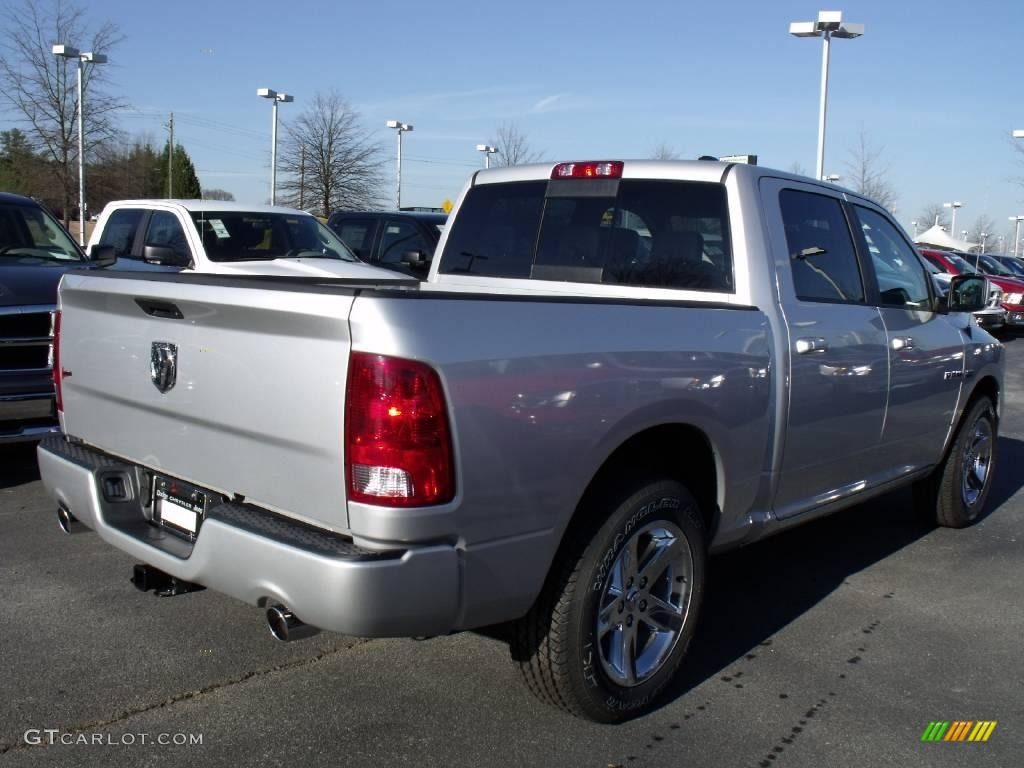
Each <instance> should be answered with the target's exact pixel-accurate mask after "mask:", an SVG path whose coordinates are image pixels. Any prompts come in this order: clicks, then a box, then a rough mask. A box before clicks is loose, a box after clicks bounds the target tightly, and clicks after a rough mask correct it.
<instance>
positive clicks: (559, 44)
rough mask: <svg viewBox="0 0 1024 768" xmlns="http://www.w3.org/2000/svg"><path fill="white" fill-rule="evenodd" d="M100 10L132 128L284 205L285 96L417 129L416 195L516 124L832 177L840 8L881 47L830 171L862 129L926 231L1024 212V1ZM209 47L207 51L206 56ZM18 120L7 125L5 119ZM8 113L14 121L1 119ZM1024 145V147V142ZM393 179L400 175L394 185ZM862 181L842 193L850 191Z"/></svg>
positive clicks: (410, 144)
mask: <svg viewBox="0 0 1024 768" xmlns="http://www.w3.org/2000/svg"><path fill="white" fill-rule="evenodd" d="M88 6H89V8H90V13H91V15H92V16H93V17H95V18H107V19H111V20H114V21H116V22H117V23H118V24H119V25H120V27H121V29H122V31H123V32H124V33H125V35H126V40H125V41H124V42H123V43H122V44H121V45H120V46H119V47H118V48H116V49H115V50H114V51H113V52H112V55H111V60H112V64H111V65H110V69H109V70H108V72H109V74H110V75H111V77H112V81H113V87H112V88H111V90H114V91H116V92H118V93H121V94H123V95H124V97H125V98H127V99H128V101H129V102H131V104H132V105H133V106H134V107H135V108H136V109H137V110H138V111H137V113H135V114H131V115H125V116H124V118H123V127H124V128H125V130H127V131H128V132H130V133H149V134H150V135H152V136H154V137H156V138H157V139H158V140H159V141H162V140H163V135H164V132H163V129H162V127H161V124H162V123H163V122H164V121H166V113H168V112H170V111H172V110H173V111H174V113H175V116H176V123H177V124H176V134H177V137H178V138H179V140H180V141H181V143H182V144H183V145H184V146H185V147H186V149H187V150H188V151H189V153H190V154H191V156H192V158H193V161H194V162H195V165H196V168H197V170H198V172H199V176H200V179H201V181H202V183H203V186H204V187H223V188H225V189H228V190H230V191H231V192H233V193H234V194H235V195H236V197H237V198H238V199H239V200H243V201H251V202H257V201H259V202H262V201H263V200H265V199H266V198H267V197H268V194H269V193H268V188H269V144H270V104H269V103H268V102H267V101H265V100H263V99H259V98H258V97H257V96H256V89H257V88H259V87H263V86H266V87H271V88H275V89H277V90H279V91H285V92H288V93H292V94H294V95H295V103H293V104H286V105H282V106H281V110H280V116H281V119H282V123H283V122H286V121H287V120H288V118H289V116H290V115H296V114H298V112H299V111H300V110H302V109H303V108H304V107H305V105H308V104H309V102H310V100H311V97H312V96H313V94H314V93H315V92H316V91H317V90H329V89H331V88H334V89H337V90H338V91H339V92H340V93H341V94H342V95H343V96H344V97H345V98H347V99H348V100H349V101H350V102H351V103H352V104H353V105H354V106H355V107H356V108H357V109H358V110H359V111H360V112H361V113H362V116H363V120H364V124H365V125H366V127H367V128H368V129H369V130H370V131H372V132H373V133H374V134H375V135H376V136H378V137H379V139H380V141H381V142H383V143H384V145H385V147H386V151H387V152H388V153H389V156H390V155H391V153H393V147H394V132H393V131H390V130H389V129H387V128H386V127H385V126H384V123H385V121H386V120H388V119H391V118H396V119H400V120H403V121H405V122H408V123H413V124H414V125H415V126H416V130H415V131H414V132H413V133H411V134H407V135H406V142H405V155H406V160H407V162H406V163H405V164H404V165H403V204H404V205H439V204H440V203H441V202H442V201H443V200H444V199H445V198H452V199H454V197H455V195H456V194H457V193H458V191H459V189H460V188H461V186H462V184H463V182H464V181H465V179H466V178H467V176H468V175H469V174H470V173H471V172H472V171H473V169H474V168H476V167H479V166H480V164H481V156H480V154H479V153H478V152H476V151H475V145H476V144H477V143H480V142H484V141H488V140H490V139H492V138H493V136H494V129H495V127H496V126H497V124H499V123H500V122H502V121H514V122H516V123H517V124H518V125H519V127H520V128H521V129H522V130H523V131H524V132H525V133H526V134H527V136H528V138H529V140H530V144H531V145H532V146H533V147H534V148H535V149H538V150H542V151H543V152H544V154H545V156H546V157H547V158H550V159H604V158H608V159H612V158H627V159H628V158H633V157H648V156H650V155H651V153H652V152H653V151H654V149H655V147H656V146H658V145H659V144H661V143H663V142H664V143H666V144H668V145H670V146H672V147H673V148H674V149H675V150H676V151H677V152H679V153H680V155H682V156H683V157H696V156H697V155H700V154H715V155H718V154H730V153H748V152H749V153H754V154H757V155H759V157H760V163H761V164H762V165H768V166H773V167H779V168H784V169H787V168H789V167H790V166H791V165H792V164H793V163H794V162H799V163H800V164H801V165H802V166H803V167H804V168H805V169H807V171H808V172H810V173H813V169H814V157H815V147H816V141H817V122H816V121H817V108H818V87H819V76H820V61H821V42H820V41H819V40H817V39H797V38H793V37H791V36H789V35H788V34H787V28H788V23H789V22H790V21H796V20H810V19H813V18H814V17H815V16H816V13H817V11H818V10H821V9H828V10H833V9H841V10H842V11H843V13H844V17H845V18H847V19H849V20H851V21H856V22H862V23H864V24H865V25H866V27H867V31H866V34H865V36H864V37H863V38H860V39H857V40H838V41H835V42H834V44H833V46H832V66H831V78H830V87H829V95H830V99H829V121H828V141H827V145H826V171H827V172H830V173H839V174H841V175H845V174H847V173H848V171H847V167H846V166H847V163H848V155H849V150H850V149H851V148H852V147H853V146H854V144H855V143H856V142H857V140H858V135H859V133H860V131H861V130H862V129H863V130H865V131H866V132H867V134H868V135H869V137H870V139H871V141H872V142H873V143H874V144H875V145H876V146H878V147H883V148H884V158H885V161H886V162H887V164H888V165H889V167H890V170H889V174H888V180H889V181H890V182H891V183H892V184H893V186H894V187H895V188H896V190H897V193H898V202H897V216H898V217H899V218H900V220H901V222H902V223H903V224H904V226H906V227H907V229H908V230H909V229H910V221H911V219H913V218H915V217H916V216H917V214H918V213H919V212H920V211H921V209H922V208H923V207H924V206H925V205H926V204H928V203H933V202H938V203H941V202H944V201H950V200H954V199H956V200H961V201H963V203H964V207H963V208H962V209H961V210H960V213H959V215H958V220H957V229H962V228H970V227H971V226H972V225H973V223H974V221H975V220H976V219H977V217H978V216H979V215H980V214H983V213H984V214H987V215H988V216H990V217H992V218H993V219H995V220H996V222H997V224H998V225H999V232H1000V233H1003V232H1005V231H1006V230H1007V229H1008V227H1009V222H1008V221H1007V217H1008V216H1010V215H1012V214H1017V213H1024V187H1022V186H1019V185H1018V184H1017V183H1016V182H1015V181H1014V177H1017V176H1024V155H1021V154H1019V153H1017V152H1016V151H1015V150H1014V147H1013V143H1012V140H1011V139H1010V131H1011V129H1013V128H1024V103H1022V98H1021V97H1022V95H1024V94H1022V93H1021V87H1020V86H1021V82H1020V70H1021V66H1022V56H1021V48H1020V30H1021V28H1022V22H1024V4H1021V3H1011V2H1007V0H1001V2H995V1H993V0H976V1H975V2H973V3H953V4H945V3H943V4H939V3H937V2H934V0H932V2H923V1H922V0H886V1H872V2H844V3H841V4H837V5H825V6H818V5H816V4H813V3H807V2H788V1H778V0H776V1H772V2H763V1H762V2H728V1H726V2H702V3H695V2H689V1H687V0H673V1H671V2H670V1H667V0H633V1H632V2H608V1H607V0H586V2H583V1H582V0H546V1H545V2H537V1H536V0H518V1H517V2H515V3H507V4H490V5H486V4H481V3H479V2H472V3H471V2H465V1H464V0H437V1H436V2H430V3H426V2H403V1H398V2H396V1H394V0H393V1H392V2H387V3H384V2H344V1H341V0H335V2H291V3H287V4H285V3H281V2H279V1H278V2H262V1H259V0H256V1H252V2H239V1H236V0H218V1H217V2H212V1H211V0H206V2H195V0H177V2H174V3H159V4H158V3H153V2H141V3H140V2H138V0H103V2H92V3H89V4H88ZM206 51H209V52H206ZM7 117H8V118H9V116H7ZM3 122H7V121H6V120H3ZM1021 143H1022V144H1024V142H1021ZM392 172H393V171H392V170H391V167H390V166H389V177H390V173H392ZM840 183H842V182H840Z"/></svg>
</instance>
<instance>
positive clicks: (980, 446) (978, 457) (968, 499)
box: [960, 416, 992, 508]
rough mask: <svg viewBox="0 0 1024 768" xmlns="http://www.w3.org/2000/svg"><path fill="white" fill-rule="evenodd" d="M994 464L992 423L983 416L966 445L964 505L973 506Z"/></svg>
mask: <svg viewBox="0 0 1024 768" xmlns="http://www.w3.org/2000/svg"><path fill="white" fill-rule="evenodd" d="M991 466H992V423H991V422H990V421H989V420H988V419H987V418H985V417H984V416H982V417H981V418H980V419H978V420H977V421H976V422H974V427H973V429H972V430H971V435H970V437H969V438H968V440H967V443H966V445H965V447H964V454H963V471H962V472H961V477H962V480H961V488H960V493H961V496H962V498H963V502H964V505H965V506H967V507H968V508H970V507H973V506H974V505H975V504H976V503H977V501H978V497H980V496H981V494H982V492H983V491H984V490H985V484H986V483H987V482H988V478H989V471H990V469H991Z"/></svg>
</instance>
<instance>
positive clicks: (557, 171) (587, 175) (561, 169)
mask: <svg viewBox="0 0 1024 768" xmlns="http://www.w3.org/2000/svg"><path fill="white" fill-rule="evenodd" d="M551 178H552V179H621V178H622V161H620V160H612V161H603V162H588V163H559V164H558V165H556V166H555V167H554V169H553V170H552V171H551Z"/></svg>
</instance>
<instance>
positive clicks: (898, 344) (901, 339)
mask: <svg viewBox="0 0 1024 768" xmlns="http://www.w3.org/2000/svg"><path fill="white" fill-rule="evenodd" d="M892 348H893V349H894V350H896V351H897V352H900V351H901V350H904V349H913V348H914V339H913V338H911V337H910V336H895V337H894V338H893V340H892Z"/></svg>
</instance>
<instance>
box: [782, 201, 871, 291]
mask: <svg viewBox="0 0 1024 768" xmlns="http://www.w3.org/2000/svg"><path fill="white" fill-rule="evenodd" d="M779 206H780V207H781V209H782V221H783V224H784V225H785V227H786V246H787V251H788V252H789V265H790V269H791V271H792V274H793V287H794V289H795V291H796V297H797V298H798V299H800V300H801V301H821V302H843V303H861V302H863V301H864V284H863V282H862V280H861V275H860V266H859V265H858V263H857V252H856V250H855V249H854V247H853V239H852V238H851V236H850V228H849V227H848V226H847V224H846V216H845V215H844V214H843V207H842V204H841V203H840V202H839V200H837V199H836V198H834V197H828V196H827V195H819V194H815V193H813V192H800V191H798V190H795V189H784V190H782V192H780V193H779Z"/></svg>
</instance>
